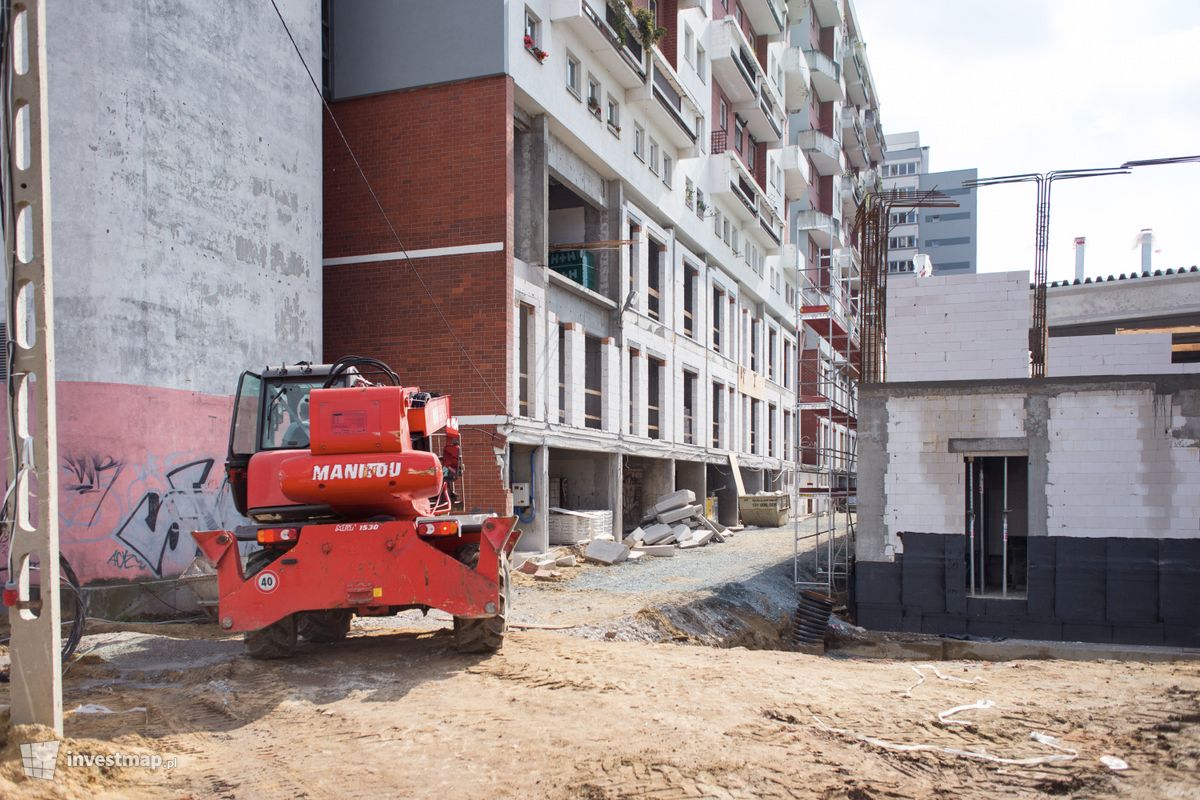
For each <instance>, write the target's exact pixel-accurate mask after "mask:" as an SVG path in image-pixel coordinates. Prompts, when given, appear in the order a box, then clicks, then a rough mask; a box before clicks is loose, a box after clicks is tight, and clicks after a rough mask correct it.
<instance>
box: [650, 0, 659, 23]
mask: <svg viewBox="0 0 1200 800" xmlns="http://www.w3.org/2000/svg"><path fill="white" fill-rule="evenodd" d="M650 16H651V17H652V18H653V19H654V26H655V27H656V28H657V27H658V3H657V2H656V0H650Z"/></svg>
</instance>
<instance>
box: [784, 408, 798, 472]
mask: <svg viewBox="0 0 1200 800" xmlns="http://www.w3.org/2000/svg"><path fill="white" fill-rule="evenodd" d="M782 458H783V459H784V460H785V461H795V460H796V457H795V455H794V454H793V453H792V412H790V411H784V412H783V455H782Z"/></svg>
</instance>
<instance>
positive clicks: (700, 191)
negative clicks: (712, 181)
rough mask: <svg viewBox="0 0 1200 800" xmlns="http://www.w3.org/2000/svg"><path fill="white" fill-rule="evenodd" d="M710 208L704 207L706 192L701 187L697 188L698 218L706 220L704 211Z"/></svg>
mask: <svg viewBox="0 0 1200 800" xmlns="http://www.w3.org/2000/svg"><path fill="white" fill-rule="evenodd" d="M707 208H708V206H706V205H704V190H703V189H701V188H700V187H699V186H697V187H696V216H697V217H700V218H701V219H703V218H704V211H705V209H707Z"/></svg>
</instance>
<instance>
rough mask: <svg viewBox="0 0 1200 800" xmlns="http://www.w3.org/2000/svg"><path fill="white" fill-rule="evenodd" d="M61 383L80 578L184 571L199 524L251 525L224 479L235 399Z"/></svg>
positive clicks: (73, 552)
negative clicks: (239, 511)
mask: <svg viewBox="0 0 1200 800" xmlns="http://www.w3.org/2000/svg"><path fill="white" fill-rule="evenodd" d="M57 389H58V439H59V442H58V452H59V458H58V463H59V473H58V479H59V518H60V528H59V540H60V547H61V549H62V553H63V555H64V556H66V558H67V560H68V561H69V562H70V563H71V566H72V568H74V570H75V573H76V575H78V576H79V579H80V581H81V582H83V583H91V582H94V581H99V580H114V579H115V580H138V579H146V578H158V577H171V576H174V575H178V574H179V573H180V572H181V571H182V570H183V569H184V568H185V567H187V565H188V564H189V563H191V561H192V558H193V557H194V556H195V555H196V547H195V543H194V541H193V540H192V537H191V533H192V531H195V530H208V529H213V528H226V529H232V528H233V527H236V526H237V525H239V524H245V522H246V521H245V520H244V519H243V518H241V517H240V516H239V515H238V513H237V511H236V510H235V509H234V507H233V502H232V499H231V498H230V496H229V492H228V489H227V488H226V487H225V484H224V480H225V467H224V463H225V452H226V449H227V445H228V436H229V420H230V415H231V411H232V408H233V400H232V398H231V397H221V396H214V395H205V394H200V393H197V392H188V391H182V390H178V389H159V388H153V387H145V386H131V385H125V384H114V383H75V382H60V383H59V384H58V386H57ZM0 402H3V400H2V399H0ZM0 419H3V421H4V424H5V425H6V424H7V414H0ZM3 433H4V431H3V430H2V428H0V434H3ZM5 466H7V464H6V465H5Z"/></svg>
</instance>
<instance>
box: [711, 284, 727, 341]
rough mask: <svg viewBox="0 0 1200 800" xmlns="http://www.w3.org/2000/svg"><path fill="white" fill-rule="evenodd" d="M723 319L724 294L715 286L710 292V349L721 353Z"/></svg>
mask: <svg viewBox="0 0 1200 800" xmlns="http://www.w3.org/2000/svg"><path fill="white" fill-rule="evenodd" d="M724 318H725V292H723V291H721V289H720V288H719V287H717V286H714V287H713V291H712V349H713V351H714V352H717V353H720V352H721V323H722V321H723V320H724Z"/></svg>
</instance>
